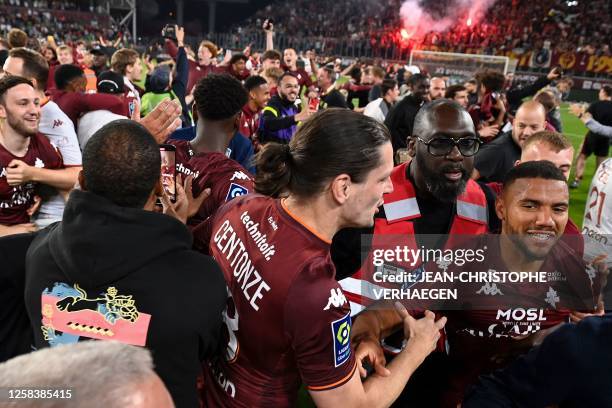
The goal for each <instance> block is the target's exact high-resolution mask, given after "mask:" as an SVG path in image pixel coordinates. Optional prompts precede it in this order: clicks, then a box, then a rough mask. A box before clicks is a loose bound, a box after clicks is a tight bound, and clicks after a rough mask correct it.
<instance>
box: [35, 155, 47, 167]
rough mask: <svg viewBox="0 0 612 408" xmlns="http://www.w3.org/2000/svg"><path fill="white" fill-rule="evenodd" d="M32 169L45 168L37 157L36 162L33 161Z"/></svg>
mask: <svg viewBox="0 0 612 408" xmlns="http://www.w3.org/2000/svg"><path fill="white" fill-rule="evenodd" d="M34 167H37V168H39V169H40V168H43V167H45V163H44V162H43V161H42V160H40V159H39V158H38V157H37V158H36V161H34Z"/></svg>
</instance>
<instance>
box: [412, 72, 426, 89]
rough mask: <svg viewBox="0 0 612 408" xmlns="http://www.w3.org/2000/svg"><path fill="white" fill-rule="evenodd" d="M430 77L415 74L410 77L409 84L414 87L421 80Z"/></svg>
mask: <svg viewBox="0 0 612 408" xmlns="http://www.w3.org/2000/svg"><path fill="white" fill-rule="evenodd" d="M428 79H429V77H428V76H427V75H425V74H414V75H412V76H411V77H410V78H409V79H408V85H409V86H410V87H411V88H412V87H413V86H415V85H416V84H418V83H419V82H421V81H424V80H428Z"/></svg>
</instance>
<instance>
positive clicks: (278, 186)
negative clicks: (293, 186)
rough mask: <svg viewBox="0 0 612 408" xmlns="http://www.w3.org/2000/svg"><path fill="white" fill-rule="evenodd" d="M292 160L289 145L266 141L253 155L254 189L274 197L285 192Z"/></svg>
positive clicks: (289, 181)
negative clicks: (255, 172) (255, 169)
mask: <svg viewBox="0 0 612 408" xmlns="http://www.w3.org/2000/svg"><path fill="white" fill-rule="evenodd" d="M292 161H293V160H292V157H291V149H290V147H289V145H285V144H280V143H274V142H271V143H266V144H265V145H264V146H263V148H262V149H261V150H260V151H259V153H257V156H256V157H255V166H256V168H257V174H256V175H255V191H256V192H258V193H260V194H264V195H267V196H270V197H274V198H278V197H279V196H281V195H282V194H283V193H284V192H286V191H287V187H288V186H289V184H290V183H291V165H292Z"/></svg>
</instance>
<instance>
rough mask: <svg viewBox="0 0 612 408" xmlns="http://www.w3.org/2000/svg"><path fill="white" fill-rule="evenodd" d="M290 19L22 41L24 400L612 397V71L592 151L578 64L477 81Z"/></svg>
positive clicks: (11, 265) (1, 168) (14, 181)
mask: <svg viewBox="0 0 612 408" xmlns="http://www.w3.org/2000/svg"><path fill="white" fill-rule="evenodd" d="M518 3H520V2H513V4H514V6H516V4H518ZM364 4H365V2H364ZM293 5H294V6H295V3H294V4H293ZM304 7H305V10H308V13H306V14H304V15H310V14H309V13H311V12H312V13H315V14H316V13H317V11H316V10H317V6H316V5H314V4H312V3H311V4H304ZM330 10H331V12H333V13H336V12H338V13H340V12H341V11H340V8H338V9H337V10H336V6H335V5H334V6H331V8H330ZM334 10H335V11H334ZM337 16H338V18H340V17H341V14H338V15H337ZM373 16H374V17H372V18H374V19H376V17H375V16H376V14H373ZM370 17H371V16H370ZM357 18H360V17H357ZM321 21H325V22H328V16H326V17H322V18H321ZM354 23H355V24H358V20H355V21H354ZM279 24H284V25H285V26H286V27H291V25H290V24H292V22H291V14H289V15H286V16H284V17H283V20H282V21H279V20H275V22H272V21H271V20H269V19H264V20H262V21H261V24H260V28H259V30H261V32H262V33H263V35H264V36H265V38H266V47H265V49H262V50H258V49H251V47H247V49H245V50H243V51H242V52H238V53H232V52H225V53H222V52H221V50H219V48H218V47H217V46H216V45H215V44H214V43H212V42H211V41H208V40H203V41H201V42H200V43H199V44H198V47H197V48H193V49H192V48H191V47H189V46H188V44H186V43H185V36H186V33H185V30H184V29H183V28H182V27H180V26H174V27H171V28H173V29H172V30H168V28H167V27H166V28H165V29H164V30H162V36H163V39H162V38H160V44H161V47H163V49H161V50H159V52H158V53H157V56H156V58H151V55H148V54H147V55H143V54H141V53H139V51H137V49H136V48H135V47H133V46H120V41H117V42H116V43H114V44H108V43H106V42H105V41H103V42H104V44H101V43H100V41H85V39H83V38H80V39H78V41H76V42H74V38H72V37H70V38H68V39H66V40H62V39H56V40H55V41H52V42H51V43H48V42H47V43H44V42H43V41H45V40H46V39H44V38H40V37H39V36H36V35H28V33H27V32H25V31H23V30H21V29H20V28H18V27H12V29H11V30H10V31H9V32H8V34H7V37H6V38H5V39H2V41H0V44H2V48H3V49H2V50H0V67H1V69H0V237H1V238H0V264H1V265H2V268H0V287H2V290H1V291H0V299H1V300H2V304H3V306H4V307H3V308H2V309H0V323H1V324H0V388H1V389H2V390H3V392H4V390H7V392H8V396H7V395H4V394H3V395H2V398H8V399H7V402H8V405H7V406H28V405H19V404H21V402H22V401H19V400H23V399H25V400H29V401H30V402H31V403H32V405H31V406H35V404H36V402H38V401H39V400H40V399H41V398H45V399H53V400H56V401H55V402H57V406H64V407H71V406H75V407H76V406H85V405H91V401H101V403H102V402H103V405H104V406H108V407H115V406H117V407H120V406H121V407H124V406H136V407H139V406H143V407H145V406H159V407H172V406H178V407H198V406H208V407H225V406H236V407H238V406H262V407H263V406H270V405H275V406H279V407H286V406H287V407H288V406H294V405H296V404H297V401H298V395H299V390H300V388H301V387H303V388H304V389H305V390H306V392H307V393H308V394H309V395H310V398H311V400H312V402H314V404H316V405H317V406H321V407H328V406H329V407H331V406H337V405H340V404H341V405H343V406H347V407H361V406H367V407H378V406H390V405H392V404H394V403H396V404H398V406H440V407H456V406H458V404H462V406H466V407H482V406H492V405H493V404H495V403H498V404H501V406H513V405H518V406H542V407H544V406H551V405H560V406H564V404H568V405H570V406H571V405H572V404H573V405H578V406H584V407H602V406H612V392H611V391H610V388H609V386H608V384H609V383H610V381H611V380H612V371H611V370H610V364H612V347H611V344H612V342H611V341H610V340H611V339H612V319H611V317H610V314H609V313H608V314H606V311H608V310H609V309H610V304H612V289H611V287H610V285H608V284H607V277H608V274H609V269H610V267H611V266H612V261H610V256H608V255H609V254H610V245H609V244H608V235H609V234H611V233H612V205H611V204H610V202H609V201H606V195H607V194H608V193H609V194H612V191H611V190H610V185H609V184H608V182H609V175H610V172H611V171H612V170H611V169H612V159H607V156H608V151H609V140H610V137H612V88H611V87H609V86H603V87H602V88H601V90H600V91H599V93H598V100H597V101H596V102H594V103H592V104H591V105H589V106H586V105H584V104H574V105H572V107H571V112H572V113H573V114H574V115H576V116H577V117H579V118H580V120H581V121H583V122H584V123H585V125H586V126H587V127H588V129H589V133H588V134H587V135H586V136H585V140H584V143H583V145H582V147H581V150H580V152H575V151H574V147H573V145H572V143H571V142H570V141H569V140H568V138H567V136H565V135H564V134H563V127H562V126H563V123H562V121H561V119H560V114H559V109H560V104H561V101H562V100H563V99H564V98H566V97H567V94H568V93H569V92H570V91H571V88H572V84H573V82H572V79H571V78H569V77H567V76H564V75H563V73H562V72H561V71H560V70H559V69H558V68H553V69H551V70H550V71H549V72H548V73H547V75H546V76H544V77H542V78H540V79H538V80H536V81H535V82H533V83H530V84H527V85H517V84H515V83H513V81H512V77H511V76H505V75H504V74H503V73H501V72H497V71H493V70H484V71H479V72H475V73H474V76H473V78H469V79H468V80H467V81H466V82H465V83H461V84H453V85H451V84H450V83H449V79H448V78H446V77H442V76H435V75H431V73H428V72H426V71H425V70H422V69H421V68H420V67H417V66H399V67H398V66H394V67H393V68H391V67H386V68H383V67H382V66H380V65H379V64H377V63H364V62H361V61H356V62H353V63H352V64H350V65H346V64H343V61H342V60H341V59H338V58H335V57H333V56H330V57H329V58H328V57H326V56H322V55H316V54H314V53H312V52H311V51H307V50H295V49H293V48H285V49H281V50H277V49H275V39H274V32H275V29H276V28H277V26H278V25H279ZM31 45H33V46H31ZM591 154H595V155H596V157H597V164H598V169H597V172H596V175H595V176H594V178H593V180H590V181H589V182H591V186H590V188H589V196H588V202H587V206H586V208H585V213H584V214H585V215H584V220H583V222H582V227H579V226H578V225H576V223H575V222H573V221H572V220H571V219H570V218H569V209H570V206H572V205H575V203H572V202H571V201H570V194H569V191H570V188H572V187H576V186H577V185H579V184H580V183H582V182H587V180H582V176H583V174H584V163H585V161H586V159H587V158H588V156H590V155H591ZM574 156H577V157H578V159H577V163H576V166H577V169H576V172H575V173H572V167H573V165H574ZM571 174H574V179H573V180H570V178H571ZM401 248H403V251H402V249H401ZM484 250H486V251H485V252H482V251H484ZM389 251H390V252H389ZM421 251H422V252H421ZM427 251H433V253H434V254H435V253H440V254H441V253H447V252H448V251H450V253H452V254H454V255H453V258H451V259H450V260H448V259H447V258H446V257H444V258H438V259H435V257H434V259H431V258H429V259H428V258H427V257H422V256H421V255H415V256H414V258H413V259H408V258H405V257H402V254H405V253H408V252H410V253H413V254H421V253H425V252H427ZM437 251H439V252H437ZM479 251H481V252H479ZM468 253H472V254H474V253H475V254H478V253H483V254H484V255H483V258H482V259H481V260H480V261H478V260H477V259H476V258H475V257H473V256H472V257H471V258H470V259H468V256H467V255H466V254H468ZM460 254H461V255H460ZM456 256H459V257H460V259H459V260H457V259H456V258H454V257H456ZM480 268H485V269H480ZM483 270H488V272H482V273H481V271H483ZM429 271H432V272H429ZM460 271H468V272H473V273H474V274H475V275H474V276H476V277H477V278H478V279H475V280H470V281H469V282H463V281H462V282H453V281H452V280H451V281H440V280H435V279H434V280H432V281H428V280H427V277H428V276H431V275H430V274H433V275H435V276H438V275H436V274H434V272H436V273H437V274H439V276H449V273H450V275H452V273H453V272H454V273H457V275H460ZM462 273H465V272H462ZM498 273H502V274H503V273H505V274H513V273H515V274H516V275H517V276H518V275H520V276H523V275H522V274H527V276H534V275H537V276H544V277H545V279H543V280H535V281H534V280H526V281H507V280H503V279H502V280H499V279H498V278H491V276H498V275H497V274H498ZM530 274H533V275H530ZM483 276H484V278H483ZM504 276H505V275H504ZM380 277H384V279H383V281H380V280H378V279H379V278H380ZM406 279H408V280H406ZM410 279H416V280H410ZM453 290H455V291H459V293H460V294H461V296H460V298H459V299H456V298H455V299H453V298H452V297H450V298H440V297H436V296H437V295H435V294H440V293H452V291H453ZM415 293H419V294H434V295H433V297H430V298H428V299H426V298H425V297H422V295H418V296H417V297H413V296H414V294H415ZM411 294H412V295H411ZM387 295H389V296H387ZM85 340H96V341H85ZM83 343H84V344H83ZM145 349H146V350H145ZM33 350H34V351H33ZM589 373H596V378H595V379H593V377H592V375H589ZM1 403H4V402H1ZM96 404H97V402H96Z"/></svg>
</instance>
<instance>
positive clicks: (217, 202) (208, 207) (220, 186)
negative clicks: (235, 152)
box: [167, 140, 254, 226]
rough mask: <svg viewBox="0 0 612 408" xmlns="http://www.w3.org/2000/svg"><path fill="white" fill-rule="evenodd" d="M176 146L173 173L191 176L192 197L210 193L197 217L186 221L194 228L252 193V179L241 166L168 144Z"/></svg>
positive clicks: (181, 144) (220, 156)
mask: <svg viewBox="0 0 612 408" xmlns="http://www.w3.org/2000/svg"><path fill="white" fill-rule="evenodd" d="M167 143H170V144H172V145H174V146H176V171H177V173H180V174H182V175H183V180H184V179H185V177H187V176H190V175H193V186H192V188H193V194H194V195H196V196H197V195H198V194H200V192H201V191H202V190H204V189H206V188H210V189H211V193H210V197H208V198H207V199H206V200H205V201H204V204H202V207H200V210H199V211H198V213H197V214H196V215H195V216H193V217H192V218H191V219H190V220H189V225H191V226H195V225H197V224H200V223H202V222H203V221H206V220H207V219H208V217H210V216H211V215H213V214H214V213H215V211H217V209H218V208H219V207H221V205H223V204H224V203H225V202H227V201H230V200H232V199H233V198H236V197H238V196H241V195H245V194H248V193H252V192H253V191H254V186H253V178H252V177H251V175H250V174H249V172H248V171H247V170H245V169H244V167H242V166H241V165H240V164H238V163H237V162H235V161H234V160H232V159H230V158H229V157H227V156H225V155H224V154H223V153H218V152H210V153H199V154H195V153H194V151H193V150H192V149H191V144H190V143H189V142H188V141H184V140H168V141H167Z"/></svg>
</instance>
